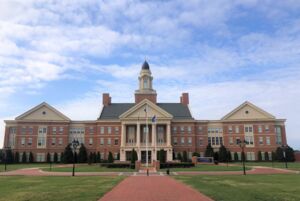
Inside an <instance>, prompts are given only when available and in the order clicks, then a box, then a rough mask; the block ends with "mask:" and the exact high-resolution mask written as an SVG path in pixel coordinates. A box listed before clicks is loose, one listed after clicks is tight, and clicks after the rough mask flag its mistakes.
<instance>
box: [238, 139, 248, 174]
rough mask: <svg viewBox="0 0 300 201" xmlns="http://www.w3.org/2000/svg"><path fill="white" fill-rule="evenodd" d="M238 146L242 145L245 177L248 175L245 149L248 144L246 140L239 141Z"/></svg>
mask: <svg viewBox="0 0 300 201" xmlns="http://www.w3.org/2000/svg"><path fill="white" fill-rule="evenodd" d="M238 144H239V145H240V147H241V148H242V156H241V157H242V162H243V171H244V175H246V167H245V153H244V148H245V146H246V144H247V141H246V140H239V141H238Z"/></svg>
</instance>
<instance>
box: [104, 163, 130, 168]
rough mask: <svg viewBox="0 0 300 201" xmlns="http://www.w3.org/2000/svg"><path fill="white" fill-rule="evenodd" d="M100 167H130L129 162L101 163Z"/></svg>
mask: <svg viewBox="0 0 300 201" xmlns="http://www.w3.org/2000/svg"><path fill="white" fill-rule="evenodd" d="M101 167H107V168H132V164H130V163H102V164H101Z"/></svg>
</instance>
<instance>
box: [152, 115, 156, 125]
mask: <svg viewBox="0 0 300 201" xmlns="http://www.w3.org/2000/svg"><path fill="white" fill-rule="evenodd" d="M155 122H156V116H155V115H154V116H153V117H152V123H155Z"/></svg>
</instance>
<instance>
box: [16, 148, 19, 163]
mask: <svg viewBox="0 0 300 201" xmlns="http://www.w3.org/2000/svg"><path fill="white" fill-rule="evenodd" d="M19 162H20V154H19V152H18V151H17V152H16V153H15V163H19Z"/></svg>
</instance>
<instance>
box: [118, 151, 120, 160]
mask: <svg viewBox="0 0 300 201" xmlns="http://www.w3.org/2000/svg"><path fill="white" fill-rule="evenodd" d="M117 160H120V152H118V155H117Z"/></svg>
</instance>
